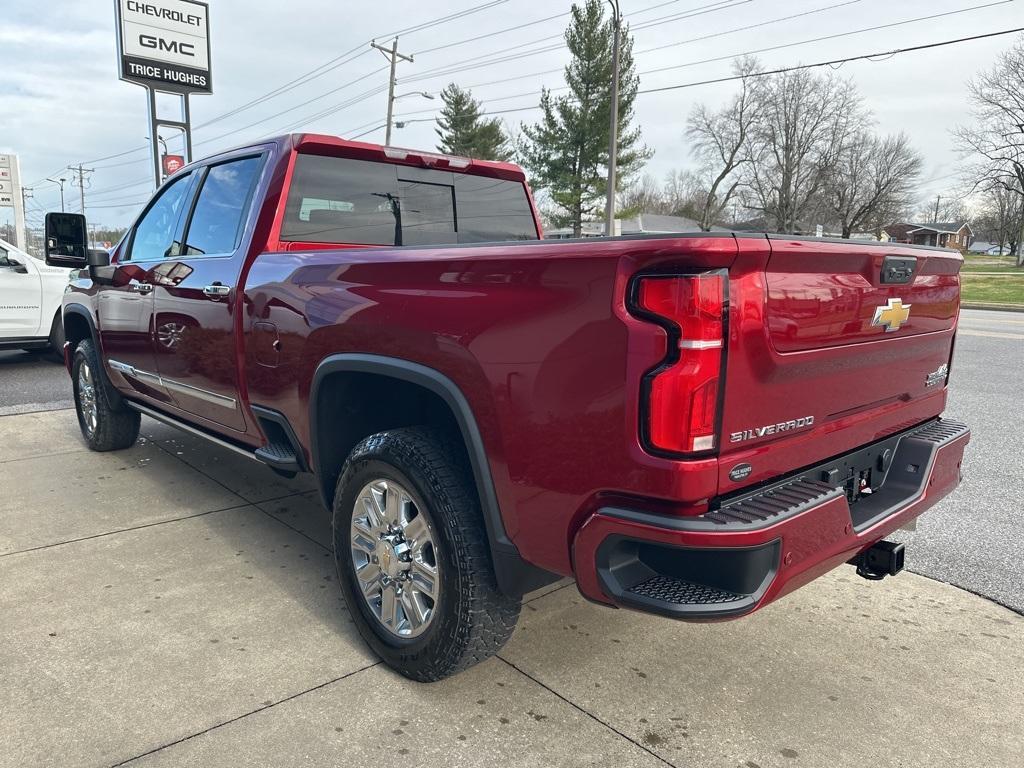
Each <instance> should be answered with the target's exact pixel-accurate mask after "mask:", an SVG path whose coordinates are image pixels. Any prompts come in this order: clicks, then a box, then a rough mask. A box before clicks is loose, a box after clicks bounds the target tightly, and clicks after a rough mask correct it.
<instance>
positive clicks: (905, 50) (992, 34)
mask: <svg viewBox="0 0 1024 768" xmlns="http://www.w3.org/2000/svg"><path fill="white" fill-rule="evenodd" d="M1015 32H1024V27H1016V28H1015V29H1004V30H1002V31H1000V32H988V33H986V34H983V35H972V36H971V37H958V38H956V39H955V40H943V41H942V42H938V43H926V44H924V45H914V46H910V47H908V48H896V49H895V50H892V51H882V52H881V53H866V54H863V55H861V56H848V57H846V58H844V59H832V60H831V61H818V62H815V63H814V64H798V65H796V66H793V67H780V68H779V69H769V70H765V71H763V72H753V73H751V74H748V75H732V76H730V77H718V78H715V79H713V80H700V81H698V82H693V83H680V84H678V85H665V86H662V87H660V88H644V89H641V90H638V91H637V93H638V94H639V93H659V92H661V91H675V90H678V89H680V88H694V87H696V86H698V85H714V84H716V83H728V82H731V81H734V80H742V79H743V78H744V77H765V76H767V75H779V74H782V73H784V72H796V71H797V70H801V69H815V68H817V67H831V66H835V65H837V64H846V63H848V62H851V61H863V60H865V59H874V58H877V57H878V56H895V55H897V54H900V53H911V52H913V51H924V50H927V49H929V48H941V47H942V46H944V45H955V44H957V43H967V42H971V41H973V40H984V39H986V38H990V37H998V36H1000V35H1012V34H1014V33H1015Z"/></svg>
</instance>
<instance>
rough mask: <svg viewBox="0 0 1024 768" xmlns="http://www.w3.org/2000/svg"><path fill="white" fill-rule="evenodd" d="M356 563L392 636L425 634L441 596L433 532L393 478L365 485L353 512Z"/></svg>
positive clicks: (373, 608) (361, 587)
mask: <svg viewBox="0 0 1024 768" xmlns="http://www.w3.org/2000/svg"><path fill="white" fill-rule="evenodd" d="M351 543H352V565H353V568H354V569H355V576H356V582H357V587H358V591H359V592H360V593H361V594H362V596H363V599H364V600H365V601H366V604H367V605H368V606H369V607H370V612H371V613H373V615H374V616H376V617H377V620H378V621H379V622H380V623H381V624H382V625H383V626H384V628H385V629H387V630H388V631H389V632H391V633H392V634H394V635H396V636H398V637H402V638H410V637H416V636H417V635H420V634H422V633H423V632H424V631H425V630H426V629H427V627H428V626H430V622H431V621H432V620H433V618H434V613H435V608H436V606H437V600H438V596H439V592H440V580H439V575H440V574H439V572H438V557H437V552H436V549H435V545H434V538H433V532H432V531H431V526H430V523H429V521H428V520H427V517H426V515H425V514H424V512H423V511H422V510H421V509H419V507H418V506H417V505H416V502H414V501H413V499H412V496H411V495H410V494H409V492H408V491H407V490H405V489H404V488H403V487H402V486H401V485H399V484H398V483H396V482H394V481H393V480H384V479H379V480H374V481H372V482H370V483H367V484H366V485H365V486H363V488H362V490H361V491H359V495H358V496H357V497H356V502H355V508H354V509H353V510H352V527H351Z"/></svg>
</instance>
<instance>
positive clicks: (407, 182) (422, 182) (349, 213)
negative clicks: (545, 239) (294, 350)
mask: <svg viewBox="0 0 1024 768" xmlns="http://www.w3.org/2000/svg"><path fill="white" fill-rule="evenodd" d="M281 239H282V240H286V241H293V242H309V243H344V244H354V245H436V244H444V243H479V242H495V241H500V240H536V239H537V228H536V224H535V223H534V219H533V211H532V209H531V207H530V203H529V198H528V197H527V194H526V187H525V185H524V184H523V183H522V182H517V181H507V180H504V179H493V178H489V177H484V176H472V175H469V174H460V173H454V172H451V171H439V170H433V169H422V168H415V167H409V166H403V165H396V164H390V163H380V162H372V161H367V160H351V159H348V158H340V157H325V156H320V155H309V154H299V155H298V156H297V157H296V158H295V168H294V171H293V174H292V182H291V187H290V189H289V191H288V203H287V206H286V208H285V216H284V222H283V223H282V226H281Z"/></svg>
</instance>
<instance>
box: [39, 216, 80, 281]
mask: <svg viewBox="0 0 1024 768" xmlns="http://www.w3.org/2000/svg"><path fill="white" fill-rule="evenodd" d="M45 242H46V248H45V250H46V263H47V264H48V265H49V266H51V267H71V268H72V269H82V268H83V267H85V266H87V265H88V263H89V262H88V256H89V239H88V234H87V230H86V228H85V216H83V215H82V214H80V213H48V214H46V223H45Z"/></svg>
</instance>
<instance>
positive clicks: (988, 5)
mask: <svg viewBox="0 0 1024 768" xmlns="http://www.w3.org/2000/svg"><path fill="white" fill-rule="evenodd" d="M1012 2H1015V0H997V1H996V2H992V3H984V4H982V5H972V6H970V7H969V8H960V9H958V10H955V11H944V12H943V13H932V14H929V15H928V16H918V17H916V18H913V19H904V20H903V21H892V22H889V23H887V24H875V25H874V26H871V27H861V28H860V29H851V30H847V31H846V32H836V33H834V34H831V35H821V36H820V37H812V38H809V39H807V40H799V41H797V42H795V43H783V44H781V45H771V46H768V47H766V48H757V49H755V50H752V51H744V52H743V53H732V54H729V55H727V56H713V57H712V58H710V59H700V60H699V61H688V62H686V63H684V64H671V65H669V66H667V67H658V68H656V69H648V70H644V71H643V72H640V73H639V74H641V75H653V74H656V73H658V72H668V71H670V70H673V69H685V68H687V67H695V66H697V65H699V64H712V63H714V62H718V61H729V60H732V59H736V58H738V57H741V56H754V55H756V54H759V53H769V52H771V51H781V50H784V49H786V48H795V47H797V46H800V45H810V44H811V43H821V42H824V41H826V40H838V39H839V38H842V37H850V36H851V35H862V34H864V33H865V32H877V31H878V30H880V29H891V28H893V27H901V26H904V25H906V24H916V23H917V22H919V21H930V20H932V19H941V18H945V17H947V16H956V15H957V14H961V13H969V12H971V11H978V10H982V9H984V8H993V7H995V6H997V5H1006V4H1007V3H1012ZM875 55H885V54H875Z"/></svg>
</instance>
